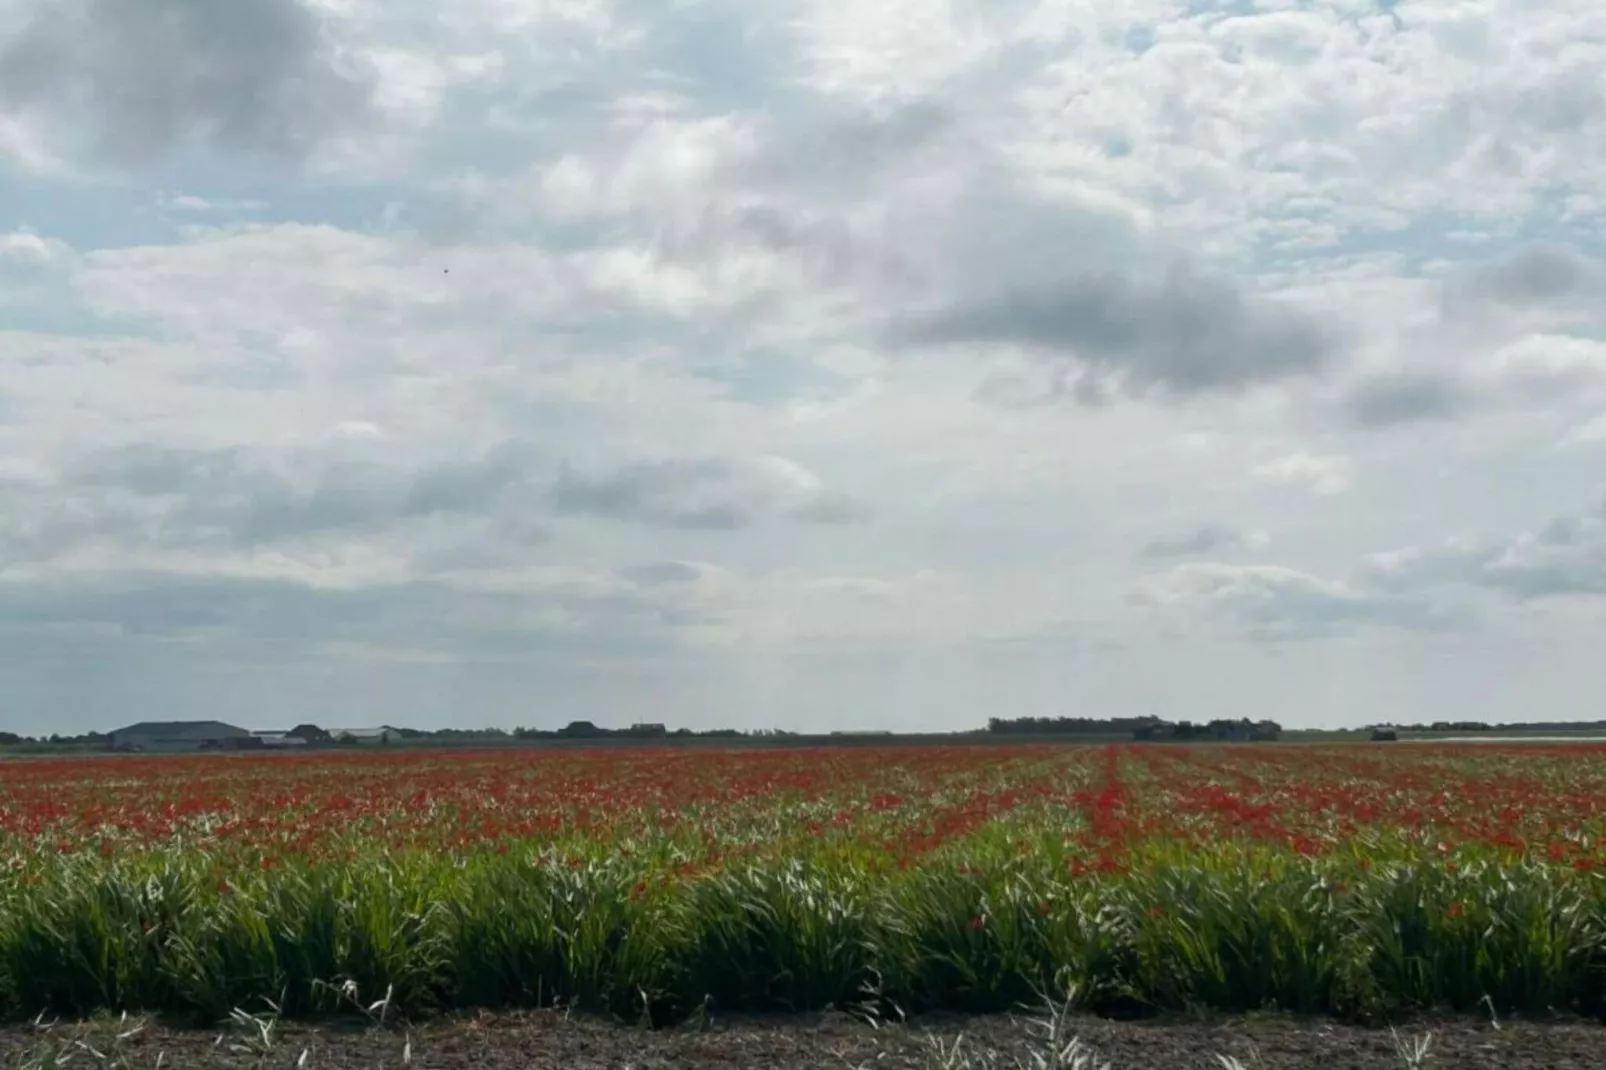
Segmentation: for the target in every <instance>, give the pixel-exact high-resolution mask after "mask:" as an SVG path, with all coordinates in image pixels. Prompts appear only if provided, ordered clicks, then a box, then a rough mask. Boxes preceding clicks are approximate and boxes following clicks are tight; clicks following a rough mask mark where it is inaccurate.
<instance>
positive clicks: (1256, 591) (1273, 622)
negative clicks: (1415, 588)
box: [1173, 565, 1461, 642]
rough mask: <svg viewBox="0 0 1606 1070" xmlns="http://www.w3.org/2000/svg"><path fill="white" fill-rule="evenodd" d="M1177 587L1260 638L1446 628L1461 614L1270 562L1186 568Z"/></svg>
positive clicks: (1425, 601) (1176, 581)
mask: <svg viewBox="0 0 1606 1070" xmlns="http://www.w3.org/2000/svg"><path fill="white" fill-rule="evenodd" d="M1173 583H1174V585H1175V587H1176V589H1177V590H1180V591H1184V592H1186V593H1187V594H1188V595H1190V596H1191V597H1193V598H1196V599H1200V600H1202V601H1204V602H1205V603H1206V604H1209V605H1211V606H1213V607H1215V608H1216V609H1218V610H1220V611H1222V612H1225V613H1228V614H1230V615H1231V616H1233V617H1236V618H1237V619H1238V620H1240V621H1241V622H1242V623H1243V625H1244V627H1245V630H1246V632H1247V633H1248V634H1249V635H1250V637H1252V638H1254V639H1258V640H1262V641H1268V642H1270V641H1286V640H1297V639H1316V638H1323V637H1327V636H1332V635H1340V634H1344V633H1347V632H1351V631H1354V630H1356V629H1358V628H1361V627H1390V628H1402V629H1406V630H1411V631H1443V630H1445V629H1448V628H1453V627H1455V626H1456V625H1457V624H1458V623H1459V621H1460V620H1461V618H1460V616H1459V615H1458V614H1457V613H1455V612H1453V611H1452V610H1450V609H1448V608H1446V607H1445V606H1443V605H1440V604H1439V603H1437V602H1435V601H1433V600H1431V599H1429V598H1426V597H1423V596H1421V595H1418V594H1402V593H1396V592H1391V591H1377V590H1368V589H1366V588H1364V587H1362V586H1359V585H1355V584H1343V583H1334V582H1330V581H1326V580H1323V579H1320V578H1318V577H1316V576H1311V575H1307V574H1306V573H1303V572H1297V571H1294V570H1293V569H1286V568H1276V567H1267V566H1249V567H1236V566H1228V565H1191V566H1184V567H1183V568H1182V569H1180V570H1179V571H1178V572H1177V573H1176V574H1175V576H1174V577H1173Z"/></svg>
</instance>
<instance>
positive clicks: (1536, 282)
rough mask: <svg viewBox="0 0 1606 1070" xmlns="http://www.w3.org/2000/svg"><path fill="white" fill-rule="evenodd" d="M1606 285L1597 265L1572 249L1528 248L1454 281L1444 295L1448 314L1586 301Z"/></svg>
mask: <svg viewBox="0 0 1606 1070" xmlns="http://www.w3.org/2000/svg"><path fill="white" fill-rule="evenodd" d="M1603 284H1606V277H1603V275H1602V272H1601V269H1600V267H1599V265H1597V264H1595V263H1593V262H1592V261H1590V260H1587V259H1585V258H1584V257H1582V256H1579V255H1578V254H1577V253H1575V252H1573V251H1572V250H1570V249H1566V248H1562V247H1560V246H1554V245H1530V246H1527V247H1525V248H1522V249H1519V250H1517V251H1516V252H1514V253H1512V254H1510V255H1508V256H1505V257H1502V258H1501V259H1498V260H1495V261H1491V262H1490V263H1487V264H1484V265H1482V266H1481V267H1479V268H1477V269H1475V270H1473V271H1471V272H1469V273H1468V274H1467V275H1465V276H1464V277H1462V278H1460V279H1458V280H1455V281H1454V282H1453V283H1452V284H1451V285H1450V286H1449V288H1448V290H1447V292H1446V308H1447V311H1450V312H1467V311H1475V310H1476V309H1477V308H1479V307H1481V306H1482V305H1483V304H1486V303H1487V304H1494V305H1504V306H1512V307H1527V306H1533V305H1546V304H1554V303H1557V302H1563V301H1566V300H1569V299H1578V298H1587V297H1588V296H1590V295H1591V294H1596V293H1599V292H1600V291H1601V289H1602V287H1603Z"/></svg>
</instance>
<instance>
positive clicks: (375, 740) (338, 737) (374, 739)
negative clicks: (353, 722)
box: [329, 725, 402, 747]
mask: <svg viewBox="0 0 1606 1070" xmlns="http://www.w3.org/2000/svg"><path fill="white" fill-rule="evenodd" d="M329 739H330V741H331V742H334V743H345V744H356V745H358V746H363V747H376V746H381V745H384V744H387V743H400V742H401V741H402V734H401V733H400V732H398V731H396V729H394V728H391V727H390V726H389V725H381V726H380V727H378V728H331V729H330V730H329Z"/></svg>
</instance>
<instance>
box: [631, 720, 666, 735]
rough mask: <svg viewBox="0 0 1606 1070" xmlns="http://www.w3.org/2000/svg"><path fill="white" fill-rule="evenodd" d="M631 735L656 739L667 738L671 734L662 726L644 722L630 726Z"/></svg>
mask: <svg viewBox="0 0 1606 1070" xmlns="http://www.w3.org/2000/svg"><path fill="white" fill-rule="evenodd" d="M630 734H631V735H632V736H643V737H649V738H656V737H658V736H667V735H668V734H669V729H667V728H665V727H664V726H663V725H661V724H653V723H650V722H643V723H639V724H633V725H631V726H630Z"/></svg>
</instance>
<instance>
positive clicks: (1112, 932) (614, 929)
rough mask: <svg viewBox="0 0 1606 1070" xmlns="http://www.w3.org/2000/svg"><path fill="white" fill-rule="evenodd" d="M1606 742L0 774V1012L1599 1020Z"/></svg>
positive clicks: (135, 767) (80, 763)
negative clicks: (865, 1008)
mask: <svg viewBox="0 0 1606 1070" xmlns="http://www.w3.org/2000/svg"><path fill="white" fill-rule="evenodd" d="M1603 833H1606V747H1597V746H1548V745H1529V746H1505V745H1480V746H1477V747H1456V746H1442V745H1433V744H1420V745H1413V746H1410V747H1393V748H1391V747H1388V746H1380V747H1364V746H1346V747H1340V746H1334V747H1258V746H1242V747H1232V746H1219V747H1212V746H1199V747H1170V746H1158V745H1154V746H1149V745H1107V746H1084V747H1076V746H1051V745H1038V744H1029V745H1019V746H1016V745H995V746H986V747H981V746H975V747H963V746H954V747H933V746H928V747H900V746H896V745H877V746H855V747H842V748H813V749H805V748H787V749H767V750H766V749H730V750H722V751H718V752H711V751H705V750H691V749H684V748H668V747H666V748H646V747H643V748H607V749H593V750H584V749H576V750H541V749H528V750H524V749H500V750H494V751H458V752H439V751H413V750H400V751H392V752H386V753H363V754H352V753H339V754H336V753H319V754H302V755H296V756H291V757H278V756H272V757H270V756H250V757H245V756H240V757H219V756H208V757H201V756H193V757H156V758H152V757H131V758H106V759H77V760H39V761H17V762H11V763H7V764H5V765H4V766H0V869H3V871H4V878H3V880H0V1012H3V1013H4V1014H5V1015H6V1016H8V1017H11V1018H13V1019H18V1018H23V1017H32V1016H33V1015H35V1014H36V1013H38V1012H40V1011H42V1010H48V1011H51V1012H56V1013H64V1014H85V1013H88V1012H92V1011H96V1010H103V1009H104V1010H118V1009H131V1010H154V1011H169V1012H177V1013H184V1014H191V1013H192V1014H195V1015H197V1016H201V1017H204V1018H218V1017H223V1016H226V1015H227V1014H228V1013H229V1011H230V1010H231V1009H232V1008H236V1007H243V1006H252V1005H261V1003H262V1001H263V1000H268V999H271V1000H273V1001H274V1002H275V1004H277V1005H278V1006H279V1007H280V1008H281V1009H282V1010H283V1011H284V1013H286V1014H287V1015H296V1014H315V1013H320V1012H329V1011H336V1010H339V1009H341V1008H342V1007H343V1006H350V1005H353V1004H356V1003H362V1004H368V1003H370V1002H371V1001H373V1000H377V999H381V998H384V997H386V996H387V995H388V998H389V1005H390V1006H391V1007H393V1008H395V1009H396V1010H398V1011H404V1012H408V1013H426V1012H429V1011H433V1010H437V1009H446V1008H454V1007H484V1006H489V1007H504V1006H537V1005H550V1004H554V1003H561V1004H564V1005H570V1004H573V1005H579V1006H582V1007H591V1008H595V1009H599V1010H610V1011H612V1012H615V1013H618V1014H622V1015H627V1016H631V1017H632V1018H639V1017H642V1016H645V1015H650V1016H652V1017H653V1018H654V1020H657V1021H667V1020H674V1019H677V1018H680V1017H684V1016H687V1015H695V1014H699V1013H701V1012H702V1011H704V1010H707V1009H710V1008H717V1009H718V1010H720V1011H729V1010H737V1009H754V1010H757V1009H805V1008H815V1007H822V1006H826V1005H828V1004H834V1005H837V1006H843V1005H847V1004H852V1003H858V1002H862V1001H871V1002H877V1003H879V1004H880V1005H881V1006H882V1008H883V1009H889V1008H892V1007H897V1008H899V1009H901V1010H905V1011H911V1012H913V1011H921V1010H930V1009H951V1010H963V1011H988V1010H1001V1009H1007V1008H1009V1007H1011V1006H1014V1005H1017V1004H1019V1003H1021V1002H1032V1001H1034V1000H1035V999H1036V998H1037V995H1038V994H1039V993H1041V992H1044V991H1066V990H1074V992H1075V993H1076V998H1077V999H1078V1000H1079V1001H1081V1002H1082V1003H1083V1004H1085V1006H1086V1007H1087V1008H1088V1009H1089V1010H1092V1011H1097V1012H1106V1013H1144V1012H1148V1011H1152V1010H1158V1009H1176V1008H1188V1007H1207V1008H1216V1009H1222V1010H1251V1009H1259V1008H1265V1007H1277V1008H1283V1009H1288V1010H1296V1011H1309V1012H1319V1013H1327V1014H1335V1015H1339V1016H1343V1017H1348V1018H1357V1019H1375V1018H1378V1017H1386V1016H1391V1015H1395V1014H1399V1013H1402V1012H1411V1011H1415V1010H1422V1009H1428V1008H1448V1009H1452V1010H1471V1009H1475V1008H1479V1007H1486V1008H1491V1009H1494V1010H1497V1011H1498V1012H1500V1013H1508V1012H1511V1011H1529V1012H1544V1011H1548V1010H1563V1011H1567V1010H1572V1011H1580V1012H1586V1013H1589V1012H1597V1011H1599V1010H1600V1009H1601V1006H1602V1003H1603V1001H1606V848H1603V845H1602V836H1603Z"/></svg>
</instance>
